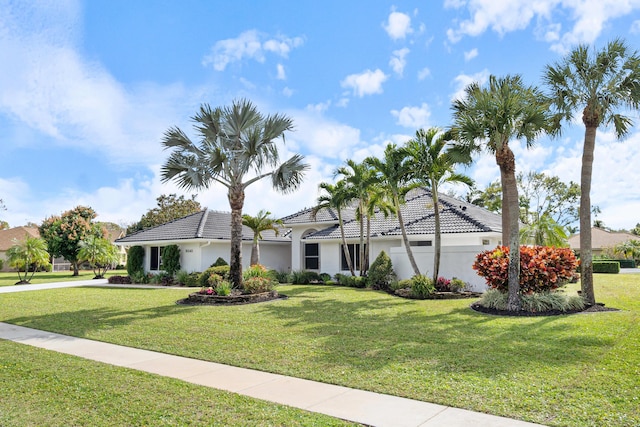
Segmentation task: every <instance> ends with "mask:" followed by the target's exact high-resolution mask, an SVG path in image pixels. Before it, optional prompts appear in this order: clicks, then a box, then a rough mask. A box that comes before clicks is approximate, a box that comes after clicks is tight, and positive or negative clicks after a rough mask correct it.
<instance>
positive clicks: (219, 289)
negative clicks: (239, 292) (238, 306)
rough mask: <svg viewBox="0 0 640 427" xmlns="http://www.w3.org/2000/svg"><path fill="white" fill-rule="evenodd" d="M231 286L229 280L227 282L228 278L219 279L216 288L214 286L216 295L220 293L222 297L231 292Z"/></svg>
mask: <svg viewBox="0 0 640 427" xmlns="http://www.w3.org/2000/svg"><path fill="white" fill-rule="evenodd" d="M231 288H232V286H231V282H229V281H228V280H221V281H220V282H218V284H217V285H216V288H215V292H216V295H220V296H223V297H224V296H227V295H229V294H231Z"/></svg>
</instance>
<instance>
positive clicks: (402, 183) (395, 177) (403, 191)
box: [365, 144, 420, 275]
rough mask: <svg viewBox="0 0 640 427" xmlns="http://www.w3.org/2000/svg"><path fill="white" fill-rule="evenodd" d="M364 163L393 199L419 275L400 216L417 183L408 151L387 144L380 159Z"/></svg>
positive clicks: (412, 262)
mask: <svg viewBox="0 0 640 427" xmlns="http://www.w3.org/2000/svg"><path fill="white" fill-rule="evenodd" d="M365 163H367V164H369V165H371V167H373V169H374V170H375V171H376V174H377V175H378V179H379V182H380V184H379V185H380V187H381V188H383V189H385V190H386V191H387V192H388V193H389V194H390V196H391V200H392V201H393V207H394V212H395V214H396V216H397V217H398V223H399V224H400V231H401V232H402V240H403V242H404V246H405V249H406V251H407V256H408V257H409V262H410V263H411V268H412V269H413V272H414V274H415V275H420V269H419V268H418V263H416V259H415V257H414V256H413V251H412V250H411V244H410V243H409V238H408V237H407V230H406V228H405V225H404V219H403V217H402V211H401V209H400V208H401V206H402V205H403V204H404V203H405V196H406V195H407V193H408V192H409V191H411V190H412V189H413V188H416V187H417V184H412V178H413V174H412V171H411V167H410V164H409V161H408V153H407V150H406V149H405V148H404V147H398V146H396V145H395V144H387V146H386V147H385V150H384V156H383V158H382V159H379V158H377V157H367V158H366V159H365Z"/></svg>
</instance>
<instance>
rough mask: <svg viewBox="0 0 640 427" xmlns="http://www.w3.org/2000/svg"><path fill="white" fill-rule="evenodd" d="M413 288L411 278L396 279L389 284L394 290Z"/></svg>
mask: <svg viewBox="0 0 640 427" xmlns="http://www.w3.org/2000/svg"><path fill="white" fill-rule="evenodd" d="M409 288H411V279H403V280H394V281H393V282H391V283H390V284H389V289H390V290H391V291H393V292H395V291H397V290H398V289H409Z"/></svg>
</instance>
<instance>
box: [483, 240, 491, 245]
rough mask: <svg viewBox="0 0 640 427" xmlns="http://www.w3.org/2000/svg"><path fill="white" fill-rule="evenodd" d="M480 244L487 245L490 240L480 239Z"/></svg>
mask: <svg viewBox="0 0 640 427" xmlns="http://www.w3.org/2000/svg"><path fill="white" fill-rule="evenodd" d="M482 244H483V245H484V246H489V245H490V244H491V242H490V241H489V239H482Z"/></svg>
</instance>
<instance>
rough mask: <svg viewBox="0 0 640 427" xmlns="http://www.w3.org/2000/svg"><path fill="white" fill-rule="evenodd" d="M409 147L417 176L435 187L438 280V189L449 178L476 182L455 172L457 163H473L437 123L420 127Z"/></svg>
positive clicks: (435, 270)
mask: <svg viewBox="0 0 640 427" xmlns="http://www.w3.org/2000/svg"><path fill="white" fill-rule="evenodd" d="M406 147H407V151H408V153H409V158H410V162H411V164H412V167H411V168H412V169H413V171H414V173H415V175H416V180H417V181H418V182H420V183H421V184H423V185H425V186H426V187H427V188H429V189H430V190H431V200H432V202H433V211H434V219H435V226H436V229H435V245H434V255H433V282H434V283H435V282H436V281H437V280H438V273H439V272H440V255H441V251H442V248H441V246H442V243H441V238H442V236H441V230H440V205H439V201H438V189H439V187H440V185H441V184H444V183H447V182H449V183H462V184H465V185H467V186H469V187H471V186H473V180H472V179H471V178H469V177H468V176H466V175H463V174H460V173H456V172H455V167H456V165H458V164H460V163H466V164H468V163H470V162H471V157H469V156H467V155H465V153H460V152H458V151H457V150H456V149H455V148H456V147H455V146H454V145H453V144H452V142H451V135H450V134H445V133H443V132H442V130H441V129H439V128H437V127H432V128H429V129H427V130H424V129H420V130H418V131H416V136H415V138H413V139H411V140H409V141H408V142H407V144H406Z"/></svg>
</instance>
